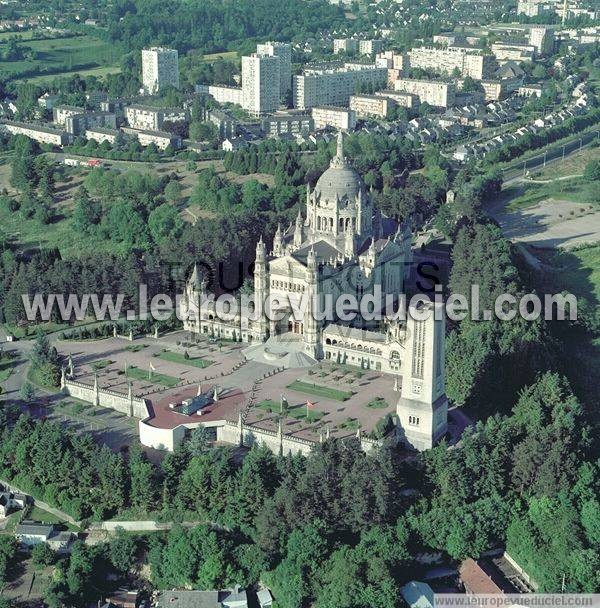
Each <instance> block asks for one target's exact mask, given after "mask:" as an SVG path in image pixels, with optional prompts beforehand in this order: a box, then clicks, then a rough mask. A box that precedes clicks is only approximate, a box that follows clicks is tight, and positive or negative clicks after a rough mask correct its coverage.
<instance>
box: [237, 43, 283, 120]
mask: <svg viewBox="0 0 600 608" xmlns="http://www.w3.org/2000/svg"><path fill="white" fill-rule="evenodd" d="M280 63H281V62H280V58H279V57H277V56H269V55H258V54H254V55H249V56H247V57H242V107H243V108H244V109H245V110H246V111H247V112H249V113H250V114H251V115H252V116H261V115H263V114H268V113H269V112H275V111H276V110H277V109H278V108H279V103H280V91H281V77H280Z"/></svg>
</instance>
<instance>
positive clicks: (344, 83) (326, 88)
mask: <svg viewBox="0 0 600 608" xmlns="http://www.w3.org/2000/svg"><path fill="white" fill-rule="evenodd" d="M387 76H388V75H387V69H385V68H378V67H376V66H375V65H373V64H360V63H346V64H344V66H343V67H337V66H336V67H330V66H328V65H327V64H325V65H322V66H317V67H313V68H306V69H305V70H304V73H303V74H302V75H300V76H294V78H293V84H294V107H295V108H297V109H300V110H305V109H309V108H313V107H315V106H347V105H348V103H349V102H350V96H351V95H354V94H356V93H357V92H358V91H359V90H360V87H361V86H368V87H371V88H372V89H373V90H377V89H380V88H382V87H384V86H386V83H387Z"/></svg>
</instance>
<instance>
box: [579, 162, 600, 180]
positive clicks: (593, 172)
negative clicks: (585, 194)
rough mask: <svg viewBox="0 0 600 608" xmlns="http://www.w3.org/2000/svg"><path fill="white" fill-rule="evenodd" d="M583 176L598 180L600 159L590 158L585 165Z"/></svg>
mask: <svg viewBox="0 0 600 608" xmlns="http://www.w3.org/2000/svg"><path fill="white" fill-rule="evenodd" d="M583 177H584V178H585V179H586V180H587V181H589V182H594V181H600V160H591V161H590V162H588V163H587V165H586V166H585V169H584V171H583Z"/></svg>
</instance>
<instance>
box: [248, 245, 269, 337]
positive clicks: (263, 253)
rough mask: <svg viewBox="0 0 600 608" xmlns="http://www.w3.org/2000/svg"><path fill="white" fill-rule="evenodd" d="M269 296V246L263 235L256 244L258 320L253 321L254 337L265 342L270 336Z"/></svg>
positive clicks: (255, 266)
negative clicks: (267, 307) (266, 244)
mask: <svg viewBox="0 0 600 608" xmlns="http://www.w3.org/2000/svg"><path fill="white" fill-rule="evenodd" d="M268 297H269V273H268V271H267V248H266V247H265V243H264V242H263V239H262V236H261V237H260V240H259V241H258V243H257V244H256V261H255V263H254V309H255V316H256V320H255V321H254V323H253V331H252V338H253V339H254V340H255V341H257V342H264V341H265V340H266V339H267V338H268V337H269V335H268V334H269V320H268V318H267V311H266V304H267V298H268Z"/></svg>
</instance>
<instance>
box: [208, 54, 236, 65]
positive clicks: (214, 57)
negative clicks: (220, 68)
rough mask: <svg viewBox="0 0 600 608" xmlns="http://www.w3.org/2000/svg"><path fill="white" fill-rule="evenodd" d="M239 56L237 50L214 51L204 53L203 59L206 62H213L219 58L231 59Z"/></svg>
mask: <svg viewBox="0 0 600 608" xmlns="http://www.w3.org/2000/svg"><path fill="white" fill-rule="evenodd" d="M237 58H238V53H237V51H224V52H222V53H212V54H208V55H204V57H203V59H204V61H205V62H206V63H211V62H213V61H217V60H218V59H229V60H235V59H237Z"/></svg>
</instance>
